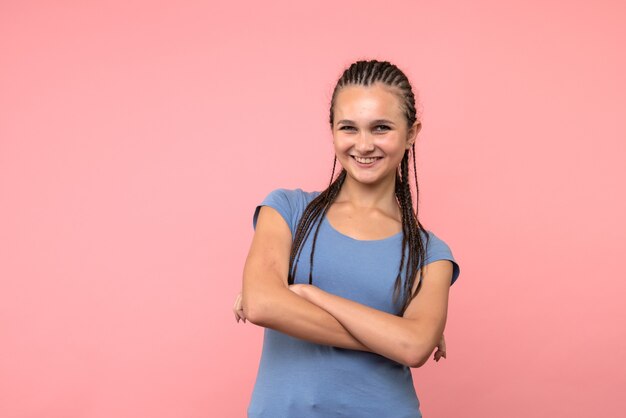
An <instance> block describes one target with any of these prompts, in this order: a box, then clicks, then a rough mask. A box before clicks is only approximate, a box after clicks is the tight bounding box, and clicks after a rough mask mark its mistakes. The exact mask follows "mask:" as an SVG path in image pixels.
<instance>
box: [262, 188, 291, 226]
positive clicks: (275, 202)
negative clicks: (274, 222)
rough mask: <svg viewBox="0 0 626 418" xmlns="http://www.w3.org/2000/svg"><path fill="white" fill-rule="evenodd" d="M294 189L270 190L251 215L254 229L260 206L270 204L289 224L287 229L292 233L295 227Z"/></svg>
mask: <svg viewBox="0 0 626 418" xmlns="http://www.w3.org/2000/svg"><path fill="white" fill-rule="evenodd" d="M295 192H296V190H288V189H275V190H272V191H271V192H270V193H269V194H268V195H267V196H266V197H265V199H263V201H262V202H261V203H259V205H258V206H257V207H256V208H255V210H254V215H253V216H252V227H253V228H254V229H256V222H257V219H258V217H259V212H260V211H261V206H271V207H273V208H274V209H276V210H277V211H278V213H280V214H281V216H282V217H283V218H284V219H285V222H287V225H289V229H291V233H292V235H293V233H294V230H295V227H294V221H295V219H294V218H295V212H296V207H295V204H294V197H295V196H294V194H295Z"/></svg>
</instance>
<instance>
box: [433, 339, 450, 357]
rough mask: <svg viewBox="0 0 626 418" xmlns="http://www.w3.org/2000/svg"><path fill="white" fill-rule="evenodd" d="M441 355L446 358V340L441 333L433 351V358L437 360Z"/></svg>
mask: <svg viewBox="0 0 626 418" xmlns="http://www.w3.org/2000/svg"><path fill="white" fill-rule="evenodd" d="M441 357H443V358H447V357H446V340H445V338H444V336H443V334H442V335H441V340H440V341H439V344H438V345H437V351H436V352H435V356H434V359H435V361H437V362H438V361H439V360H440V359H441Z"/></svg>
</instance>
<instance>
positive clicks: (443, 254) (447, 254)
mask: <svg viewBox="0 0 626 418" xmlns="http://www.w3.org/2000/svg"><path fill="white" fill-rule="evenodd" d="M437 260H450V261H452V282H451V283H450V286H452V285H453V284H454V282H456V279H457V278H458V277H459V274H461V269H460V267H459V264H458V263H457V261H456V260H455V259H454V256H453V255H452V250H450V247H449V246H448V244H446V243H445V242H444V241H443V240H441V239H440V238H439V237H438V236H437V235H435V234H433V233H432V232H430V231H429V241H428V247H427V249H426V259H425V260H424V265H427V264H429V263H432V262H434V261H437Z"/></svg>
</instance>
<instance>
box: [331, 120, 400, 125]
mask: <svg viewBox="0 0 626 418" xmlns="http://www.w3.org/2000/svg"><path fill="white" fill-rule="evenodd" d="M342 123H343V124H345V125H355V123H354V122H353V121H351V120H348V119H341V120H340V121H339V122H337V125H339V124H342ZM381 123H384V124H388V125H395V123H393V122H392V121H390V120H388V119H376V120H373V121H372V122H371V124H372V125H378V124H381Z"/></svg>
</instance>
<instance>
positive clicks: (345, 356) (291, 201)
mask: <svg viewBox="0 0 626 418" xmlns="http://www.w3.org/2000/svg"><path fill="white" fill-rule="evenodd" d="M319 194H320V192H317V191H316V192H305V191H303V190H302V189H295V190H290V189H276V190H273V191H272V192H271V193H269V194H268V195H267V197H266V198H265V199H264V200H263V201H262V202H261V203H260V204H259V205H258V206H257V207H256V209H255V212H254V216H253V221H252V224H253V227H254V228H256V222H257V217H258V214H259V210H260V208H261V206H264V205H265V206H271V207H273V208H274V209H276V210H277V211H278V212H279V213H280V214H281V215H282V217H283V218H284V219H285V221H286V222H287V224H288V225H289V228H290V229H291V234H292V237H294V236H295V232H296V229H297V226H298V222H299V220H300V217H301V216H302V213H303V212H304V209H305V207H306V206H307V205H308V204H309V203H310V202H311V201H312V200H313V199H314V198H315V197H317V196H318V195H319ZM316 226H317V223H316V224H315V225H314V226H313V227H314V228H315V227H316ZM428 234H429V236H430V241H429V245H428V246H427V248H426V260H425V261H424V265H426V264H428V263H431V262H433V261H436V260H450V261H452V263H453V267H454V270H453V271H454V272H453V277H452V283H454V282H455V281H456V279H457V278H458V276H459V273H460V270H459V265H458V264H457V263H456V261H455V260H454V258H453V256H452V252H451V251H450V248H449V247H448V245H447V244H446V243H445V242H444V241H442V240H441V239H439V238H438V237H437V236H436V235H435V234H433V233H432V232H430V231H428ZM313 235H314V230H313V231H312V232H311V233H310V234H309V236H308V238H307V241H305V242H304V244H303V249H302V253H301V255H300V261H299V263H298V269H297V272H296V276H295V278H294V282H295V283H308V282H309V266H310V263H309V258H310V254H311V244H312V241H313ZM422 237H423V238H424V235H422ZM401 249H402V232H400V233H398V234H396V235H393V236H391V237H388V238H385V239H380V240H357V239H354V238H351V237H349V236H347V235H344V234H342V233H340V232H339V231H337V230H336V229H334V228H333V226H332V225H330V223H329V222H328V220H327V219H326V217H324V219H323V220H322V224H321V226H320V231H319V234H318V236H317V242H316V245H315V258H314V262H313V285H315V286H317V287H319V288H321V289H323V290H325V291H327V292H330V293H333V294H335V295H338V296H341V297H344V298H347V299H351V300H354V301H356V302H359V303H362V304H364V305H367V306H370V307H372V308H375V309H379V310H382V311H385V312H388V313H392V314H395V315H399V312H400V310H401V301H400V300H399V301H398V302H397V303H396V304H394V303H393V301H392V298H393V285H394V283H395V280H396V276H397V273H398V267H399V265H400V255H401V253H400V252H401ZM407 251H408V249H407ZM405 257H406V256H405ZM405 262H406V258H405ZM405 274H406V272H405V270H404V268H403V269H402V274H401V278H402V280H403V281H404V280H406V276H405ZM419 406H420V402H419V400H418V397H417V395H416V393H415V388H414V386H413V380H412V378H411V369H410V368H409V367H407V366H404V365H402V364H400V363H398V362H396V361H393V360H391V359H388V358H386V357H384V356H381V355H379V354H376V353H371V352H365V351H359V350H350V349H345V348H339V347H333V346H329V345H320V344H315V343H311V342H309V341H305V340H302V339H299V338H295V337H292V336H290V335H287V334H284V333H282V332H279V331H276V330H274V329H271V328H265V330H264V338H263V350H262V354H261V360H260V364H259V370H258V373H257V378H256V382H255V385H254V390H253V392H252V396H251V400H250V404H249V405H248V410H247V412H248V418H317V417H319V418H340V417H341V418H421V416H422V414H421V412H420V408H419Z"/></svg>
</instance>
